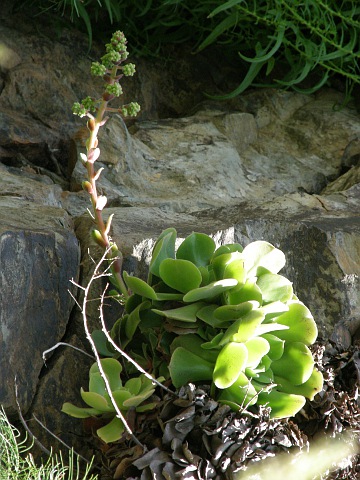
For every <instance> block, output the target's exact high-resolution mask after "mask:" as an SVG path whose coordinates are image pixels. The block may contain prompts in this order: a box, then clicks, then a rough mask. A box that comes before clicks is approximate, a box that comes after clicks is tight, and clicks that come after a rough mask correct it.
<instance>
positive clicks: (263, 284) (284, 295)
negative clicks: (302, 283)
mask: <svg viewBox="0 0 360 480" xmlns="http://www.w3.org/2000/svg"><path fill="white" fill-rule="evenodd" d="M256 283H257V286H258V287H259V288H260V290H261V293H262V299H263V302H264V303H270V302H276V301H280V302H284V303H285V302H287V301H288V300H291V298H292V296H293V288H292V283H291V282H290V281H289V280H288V279H287V278H285V277H283V276H282V275H277V274H274V273H266V274H264V275H261V276H260V277H259V278H258V280H257V282H256Z"/></svg>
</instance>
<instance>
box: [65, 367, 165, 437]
mask: <svg viewBox="0 0 360 480" xmlns="http://www.w3.org/2000/svg"><path fill="white" fill-rule="evenodd" d="M101 365H102V367H103V369H104V372H105V375H106V378H107V379H108V382H109V387H110V390H111V392H112V395H113V398H114V400H115V402H116V404H117V406H118V407H119V409H120V411H121V413H124V414H125V413H126V412H127V411H128V410H129V409H130V408H135V411H136V412H144V411H147V410H152V409H153V408H154V407H155V405H156V404H155V403H153V402H150V401H149V402H147V403H146V404H144V402H145V401H146V400H148V399H149V398H150V397H151V395H152V394H153V393H154V391H155V388H154V386H153V384H152V382H151V380H150V379H148V378H146V377H145V376H144V375H140V376H139V377H135V378H131V379H129V380H128V381H127V382H126V383H125V385H123V384H122V382H121V379H120V374H121V371H122V367H121V364H120V363H119V362H118V361H117V360H116V359H114V358H103V359H102V360H101ZM81 397H82V399H83V401H84V402H85V403H86V404H87V405H88V407H85V408H84V407H77V406H75V405H73V404H71V403H64V405H63V408H62V411H63V412H64V413H67V414H68V415H71V416H72V417H76V418H88V417H94V416H96V415H103V416H104V418H105V419H106V422H107V423H106V425H104V426H103V427H101V428H99V429H98V430H97V432H96V433H97V434H98V436H99V437H100V438H101V439H102V440H103V441H104V442H106V443H110V442H115V441H116V440H119V438H121V436H122V434H123V432H124V425H123V423H122V421H121V419H120V418H117V416H116V411H115V408H114V405H113V404H112V401H111V399H110V397H109V394H108V392H107V389H106V385H105V382H104V380H103V378H102V376H101V374H100V371H99V366H98V364H97V363H94V364H93V365H92V367H91V368H90V372H89V391H88V392H85V391H84V390H81Z"/></svg>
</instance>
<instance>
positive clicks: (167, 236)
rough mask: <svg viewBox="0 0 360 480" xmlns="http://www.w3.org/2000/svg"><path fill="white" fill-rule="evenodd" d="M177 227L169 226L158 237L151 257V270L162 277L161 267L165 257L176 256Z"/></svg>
mask: <svg viewBox="0 0 360 480" xmlns="http://www.w3.org/2000/svg"><path fill="white" fill-rule="evenodd" d="M175 241H176V230H175V228H167V229H166V230H164V231H163V232H162V233H161V234H160V235H159V237H158V239H157V241H156V243H155V246H154V249H153V252H152V257H151V262H150V265H149V272H150V273H151V274H153V275H156V276H157V277H160V273H159V267H160V264H161V263H162V261H163V260H164V259H165V258H175Z"/></svg>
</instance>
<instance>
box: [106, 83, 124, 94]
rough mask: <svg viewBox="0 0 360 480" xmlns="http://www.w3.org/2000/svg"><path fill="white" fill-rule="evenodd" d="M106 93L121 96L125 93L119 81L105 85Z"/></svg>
mask: <svg viewBox="0 0 360 480" xmlns="http://www.w3.org/2000/svg"><path fill="white" fill-rule="evenodd" d="M105 91H106V93H109V94H110V95H114V97H120V95H122V93H123V89H122V87H121V85H120V84H119V83H113V84H112V85H106V87H105Z"/></svg>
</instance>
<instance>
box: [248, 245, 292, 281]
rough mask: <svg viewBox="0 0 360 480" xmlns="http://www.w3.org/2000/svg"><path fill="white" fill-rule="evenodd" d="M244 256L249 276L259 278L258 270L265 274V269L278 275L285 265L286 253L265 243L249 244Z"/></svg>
mask: <svg viewBox="0 0 360 480" xmlns="http://www.w3.org/2000/svg"><path fill="white" fill-rule="evenodd" d="M243 256H244V259H245V268H246V270H247V271H248V276H251V275H252V276H258V274H259V272H258V270H260V272H261V273H263V272H264V269H265V270H267V271H268V272H270V273H278V272H279V271H280V270H281V269H282V268H283V267H284V265H285V255H284V253H283V252H282V251H281V250H279V249H277V248H275V247H274V246H273V245H271V243H268V242H264V241H257V242H252V243H249V245H247V246H246V247H245V248H244V250H243Z"/></svg>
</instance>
